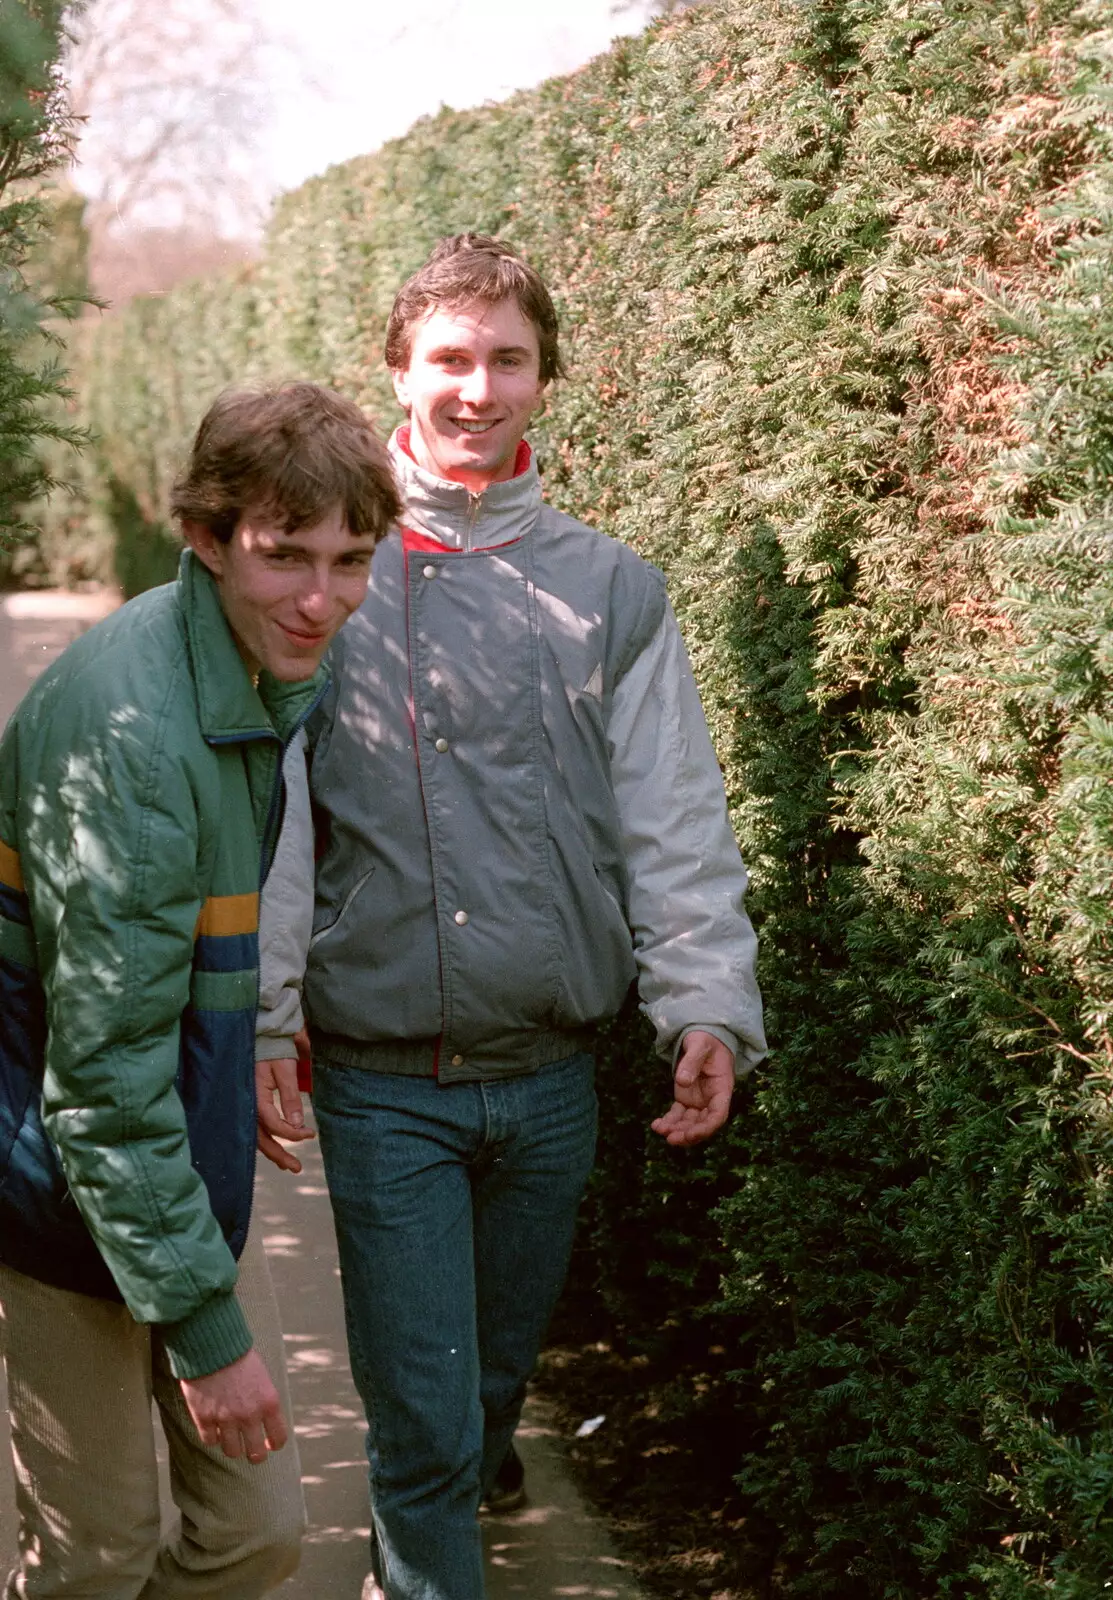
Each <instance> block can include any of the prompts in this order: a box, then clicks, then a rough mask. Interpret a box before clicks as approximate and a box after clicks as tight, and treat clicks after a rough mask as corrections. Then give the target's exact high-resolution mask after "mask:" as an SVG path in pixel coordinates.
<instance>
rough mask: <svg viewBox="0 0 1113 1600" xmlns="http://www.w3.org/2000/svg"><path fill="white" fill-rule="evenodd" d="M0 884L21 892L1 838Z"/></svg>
mask: <svg viewBox="0 0 1113 1600" xmlns="http://www.w3.org/2000/svg"><path fill="white" fill-rule="evenodd" d="M0 884H3V885H4V887H5V888H6V889H14V890H15V891H16V893H17V894H22V893H23V872H22V870H21V868H20V865H19V852H18V850H13V849H12V848H11V846H10V845H6V844H5V843H4V841H3V839H0ZM256 900H258V896H256Z"/></svg>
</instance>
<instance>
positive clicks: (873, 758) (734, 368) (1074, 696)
mask: <svg viewBox="0 0 1113 1600" xmlns="http://www.w3.org/2000/svg"><path fill="white" fill-rule="evenodd" d="M371 81H372V82H373V69H372V71H371ZM1111 223H1113V35H1111V33H1110V30H1109V14H1108V12H1107V10H1106V9H1105V7H1104V6H1103V5H1100V4H1092V5H1090V4H1087V5H1082V6H1077V5H1075V4H1072V3H1070V0H1035V3H1033V0H1023V3H1021V0H806V3H805V0H723V3H719V4H708V5H703V6H696V7H694V8H692V9H690V10H688V11H686V12H684V13H682V14H681V15H680V16H679V17H677V18H675V19H672V20H669V21H667V22H665V23H663V24H661V25H660V26H658V27H657V28H656V29H654V30H653V31H651V32H650V33H649V34H648V35H647V36H645V37H643V38H641V39H638V40H635V41H626V42H623V43H621V44H619V45H617V46H616V47H615V48H614V49H613V50H612V51H611V52H610V53H609V54H608V55H606V56H603V57H601V58H600V59H599V60H597V61H596V62H594V63H592V64H591V65H590V66H588V67H587V68H585V69H584V70H583V71H581V72H579V73H576V74H574V75H573V76H571V77H569V78H566V79H561V80H556V81H554V82H551V83H548V84H545V85H543V86H542V87H541V88H540V89H538V90H536V91H533V92H531V93H529V94H525V95H520V96H518V97H517V98H515V99H513V100H511V101H509V102H507V103H506V104H504V105H499V106H493V107H488V108H485V109H484V110H481V111H477V112H469V113H463V114H457V113H451V112H444V113H442V114H441V115H440V116H438V117H436V118H433V119H431V120H427V121H424V122H421V123H419V124H418V125H417V126H416V127H415V128H414V129H413V130H412V132H411V133H409V134H408V135H407V136H406V137H405V138H403V139H401V140H398V141H396V142H395V143H393V144H391V145H388V146H387V147H385V148H384V149H383V150H382V151H381V152H379V153H378V154H376V155H374V156H371V157H368V158H365V159H362V160H358V161H354V162H351V163H349V164H348V165H346V166H343V167H338V168H335V169H333V170H332V171H330V172H328V173H327V174H325V175H324V176H323V177H321V178H319V179H316V180H314V181H312V182H310V183H308V184H306V185H305V186H304V187H303V188H302V189H300V190H298V191H297V192H295V193H294V194H291V195H289V196H287V197H286V198H285V199H284V200H283V201H282V202H281V203H280V204H279V206H278V209H277V211H276V214H275V217H274V220H273V223H272V225H271V227H270V230H269V233H268V236H267V244H266V252H265V257H264V259H263V261H262V263H261V265H260V266H259V267H258V269H257V270H254V271H252V272H251V273H249V274H245V275H243V276H241V277H240V278H238V279H231V280H225V281H222V282H220V283H215V284H207V285H202V286H199V287H195V288H191V289H186V290H182V291H179V292H177V293H175V294H172V295H170V296H167V297H165V298H163V299H160V300H152V301H150V302H146V303H144V302H140V303H138V304H136V305H134V306H133V307H132V308H131V309H130V310H129V311H128V312H127V313H126V314H123V315H120V316H117V317H112V318H109V319H106V320H105V321H104V323H103V325H102V327H101V329H100V331H99V333H98V335H97V338H96V339H95V341H94V344H93V347H92V349H91V352H90V354H89V358H88V366H87V372H86V380H85V404H86V410H87V413H88V416H89V419H90V420H91V421H92V422H93V423H94V424H95V426H96V427H97V428H98V429H99V431H100V434H101V439H102V445H101V458H100V462H99V466H98V475H97V478H96V481H95V482H94V483H93V485H92V492H93V494H94V496H99V497H100V503H101V504H102V505H111V506H115V507H116V508H117V513H118V515H119V517H120V526H121V527H122V528H123V530H124V532H125V535H126V537H125V540H124V545H123V549H124V555H125V559H126V561H135V560H136V559H137V556H136V552H137V551H144V552H146V557H144V559H145V562H146V565H145V569H144V576H145V579H146V578H148V577H149V576H150V573H151V571H152V570H153V567H154V566H155V565H157V561H155V562H152V561H151V560H150V559H149V557H150V555H151V553H152V552H156V553H157V552H158V551H159V550H160V549H168V548H169V546H168V545H167V544H166V543H165V539H166V536H165V533H164V532H159V527H160V524H161V519H162V514H163V513H162V508H163V507H164V506H165V503H166V492H167V487H168V484H169V481H170V478H171V476H172V474H173V471H174V468H175V466H176V463H177V461H178V459H179V458H180V456H181V452H182V449H183V446H184V443H185V441H186V439H187V436H188V434H189V431H190V429H191V428H192V426H193V424H194V422H195V420H196V418H197V416H198V413H199V412H200V410H201V409H202V407H203V406H204V404H205V403H206V402H207V401H208V400H209V399H210V398H211V396H212V394H213V392H214V391H215V390H216V389H217V388H219V386H220V385H221V384H222V383H224V382H225V381H228V380H232V379H239V378H244V377H251V376H264V375H266V376H272V375H309V376H312V377H315V378H318V379H322V380H325V381H328V382H332V383H335V384H337V385H339V386H340V387H342V388H343V389H345V390H347V391H348V392H350V393H352V394H354V395H356V396H357V397H359V398H360V399H361V400H362V401H364V402H365V403H366V404H367V405H368V406H369V407H370V408H371V409H372V410H373V411H374V412H376V413H377V414H378V415H379V416H380V418H381V419H382V421H383V424H384V426H386V425H387V424H388V423H389V421H390V420H392V415H393V414H392V410H391V402H390V398H389V392H388V387H387V384H386V380H385V376H384V374H383V371H382V347H383V333H384V321H385V316H386V312H387V309H388V307H389V303H390V300H391V296H392V293H393V290H394V288H395V287H396V286H397V284H398V282H399V281H400V280H401V278H402V277H403V276H404V274H405V273H406V272H408V271H409V270H410V269H411V268H413V267H414V266H415V265H416V264H417V263H418V262H419V261H420V259H421V258H422V257H423V255H424V253H425V252H426V250H427V249H428V247H429V245H430V244H431V243H432V241H433V240H434V239H435V238H437V237H438V236H439V235H442V234H444V233H447V232H450V231H453V230H456V229H459V228H464V227H469V228H477V229H481V230H485V231H491V232H499V233H502V234H505V235H508V236H509V237H510V238H512V239H513V240H515V241H516V242H518V243H519V244H520V245H521V246H522V247H524V249H525V250H526V251H527V252H528V253H529V255H530V256H531V258H532V259H533V260H534V261H535V262H536V263H537V264H538V265H539V266H540V267H541V269H542V270H543V271H544V273H545V274H546V275H547V277H548V279H549V281H550V282H551V283H552V284H553V286H554V288H555V290H556V292H557V295H558V298H559V302H560V306H561V309H562V313H563V319H564V325H565V327H566V329H567V333H568V345H569V356H570V367H571V371H572V377H571V379H570V381H569V382H567V383H565V384H562V385H560V386H558V387H557V389H556V390H555V391H554V392H553V395H552V398H551V402H550V404H549V407H548V410H547V412H546V414H545V416H544V418H543V420H542V421H541V422H540V424H539V426H538V428H537V430H536V441H537V443H538V446H539V452H540V456H541V460H542V467H543V472H544V477H545V481H546V485H547V490H548V493H549V495H550V497H551V498H552V499H553V500H554V502H556V503H557V504H559V505H561V506H564V507H567V508H569V509H571V510H574V511H575V512H577V513H578V514H579V515H581V516H585V517H586V518H588V519H589V520H591V521H593V522H596V523H597V524H598V525H599V526H601V527H603V528H606V529H607V530H609V531H610V532H612V533H615V534H617V535H618V536H619V537H620V538H622V539H625V540H627V541H629V542H630V543H631V544H632V545H634V546H636V547H637V548H638V549H639V550H640V551H642V552H643V553H644V554H645V555H646V556H648V557H649V558H651V559H652V560H654V561H656V562H658V563H659V564H660V565H661V566H662V567H663V568H664V569H665V570H666V572H667V574H668V577H669V581H670V588H671V591H672V594H673V597H674V600H675V602H676V605H677V609H678V612H679V614H680V617H681V621H682V625H683V628H684V631H685V634H686V636H687V639H688V641H689V644H690V646H691V649H692V652H693V655H694V658H695V662H696V667H697V671H698V674H699V678H700V682H701V685H702V689H703V693H704V696H705V700H706V703H707V706H708V710H709V715H710V720H711V723H712V726H713V731H714V734H715V737H716V740H717V744H718V749H719V753H720V756H721V760H722V763H723V767H724V770H725V773H726V776H727V783H728V788H729V792H730V796H731V801H732V805H733V814H734V818H735V821H736V824H737V828H738V833H739V837H740V840H741V842H742V846H743V850H744V854H745V855H746V857H747V859H748V860H749V862H750V863H751V865H752V868H753V876H754V892H753V907H754V911H755V914H756V917H757V918H758V920H759V923H760V928H761V934H762V949H763V954H762V981H763V987H764V991H765V994H766V997H767V1002H768V1021H769V1032H770V1037H771V1039H772V1041H773V1046H774V1049H773V1054H772V1056H771V1058H770V1061H769V1063H768V1065H767V1067H766V1068H764V1069H763V1070H762V1071H761V1072H760V1073H759V1075H758V1076H757V1078H756V1080H754V1081H751V1082H750V1083H748V1084H747V1085H746V1086H745V1088H744V1089H743V1090H742V1092H741V1094H740V1097H739V1098H740V1109H739V1114H738V1116H737V1117H736V1119H735V1121H734V1123H733V1124H732V1127H731V1130H730V1132H729V1134H728V1135H727V1136H726V1137H723V1138H721V1139H720V1140H719V1141H717V1142H716V1143H715V1144H713V1145H712V1146H709V1147H707V1148H706V1149H705V1150H704V1151H702V1152H699V1153H695V1154H692V1155H690V1156H688V1157H677V1156H676V1154H675V1153H668V1152H664V1151H662V1150H660V1149H656V1148H651V1141H650V1139H649V1137H648V1135H647V1134H646V1132H645V1123H646V1121H647V1118H648V1116H649V1115H650V1113H651V1112H653V1111H656V1110H659V1109H660V1107H661V1105H662V1102H663V1099H664V1096H665V1088H666V1086H665V1082H664V1079H663V1076H662V1073H661V1070H660V1067H659V1066H658V1065H653V1064H651V1063H650V1062H649V1058H648V1056H647V1053H646V1051H645V1042H644V1037H643V1035H642V1033H641V1031H640V1029H639V1027H638V1026H637V1024H636V1021H634V1020H632V1019H626V1020H625V1021H624V1022H623V1024H622V1025H621V1026H620V1027H619V1028H617V1029H616V1030H614V1031H613V1033H612V1036H611V1038H610V1040H609V1042H608V1045H607V1049H606V1051H605V1052H604V1061H603V1069H602V1087H603V1095H604V1101H605V1110H604V1120H605V1126H606V1143H605V1147H604V1153H603V1158H602V1162H601V1167H600V1172H599V1176H598V1180H597V1184H596V1188H595V1191H594V1196H593V1199H592V1203H591V1208H590V1215H589V1219H588V1232H587V1245H588V1249H589V1252H590V1255H591V1260H592V1262H593V1270H594V1272H595V1274H596V1277H597V1282H598V1286H599V1291H600V1293H601V1294H602V1295H603V1296H604V1297H605V1298H606V1300H607V1302H608V1304H609V1306H610V1307H611V1309H612V1311H613V1313H614V1315H615V1316H616V1317H617V1318H618V1319H619V1321H620V1322H621V1323H622V1325H623V1326H624V1327H625V1329H626V1331H627V1336H628V1337H629V1338H631V1339H641V1340H643V1341H644V1342H645V1344H646V1347H647V1348H652V1349H654V1350H656V1351H657V1352H658V1354H660V1353H661V1352H662V1351H665V1353H666V1355H668V1357H669V1359H674V1360H675V1361H677V1362H678V1363H679V1364H680V1371H679V1375H678V1382H679V1384H680V1388H681V1390H682V1389H683V1377H684V1370H683V1361H684V1350H685V1338H686V1335H687V1334H688V1333H690V1331H691V1330H692V1329H693V1328H697V1327H703V1326H706V1325H711V1326H713V1327H714V1329H715V1332H716V1337H717V1338H718V1339H719V1341H720V1347H722V1348H725V1349H726V1350H727V1352H728V1354H727V1357H726V1360H727V1364H728V1365H729V1366H730V1367H731V1368H732V1371H733V1376H732V1378H731V1379H730V1382H731V1383H732V1385H733V1394H734V1402H735V1404H736V1406H737V1414H738V1418H739V1427H738V1433H737V1439H736V1447H735V1448H736V1459H735V1461H734V1463H733V1466H734V1470H735V1471H736V1472H737V1474H738V1476H739V1480H740V1482H741V1483H742V1485H743V1487H744V1489H745V1491H746V1493H747V1495H748V1496H750V1497H751V1503H752V1504H753V1506H754V1508H755V1512H756V1513H760V1514H761V1515H763V1516H764V1517H765V1519H766V1520H767V1521H768V1522H770V1523H772V1524H773V1525H774V1526H775V1527H776V1528H777V1529H778V1530H779V1539H780V1550H779V1554H780V1560H781V1563H782V1568H783V1570H784V1572H785V1574H786V1577H785V1582H786V1584H787V1589H788V1592H790V1593H792V1594H794V1595H800V1596H832V1597H839V1600H844V1597H846V1596H849V1595H858V1594H862V1595H870V1596H886V1597H902V1600H903V1597H909V1600H911V1597H917V1596H952V1597H956V1600H957V1597H963V1596H968V1595H981V1594H984V1595H988V1596H993V1597H996V1600H1020V1597H1022V1596H1023V1597H1029V1596H1036V1595H1055V1596H1057V1597H1060V1600H1067V1597H1069V1600H1092V1597H1095V1596H1097V1595H1099V1594H1100V1593H1102V1592H1104V1590H1105V1589H1106V1588H1108V1586H1109V1583H1110V1581H1111V1579H1113V1512H1111V1493H1113V1432H1111V1408H1113V1276H1111V1274H1113V1266H1111V1262H1113V1203H1111V1200H1110V1183H1111V1180H1113V1036H1111V1032H1110V1008H1111V1005H1113V959H1111V958H1113V894H1111V890H1113V853H1111V844H1113V784H1111V781H1110V780H1111V779H1113V577H1111V567H1110V559H1109V557H1110V549H1111V546H1110V538H1111V534H1113V501H1111V492H1110V486H1111V479H1113V255H1111V241H1113V226H1111ZM152 541H153V542H152ZM160 541H162V542H161V543H160ZM631 1237H636V1238H637V1239H638V1240H639V1249H638V1251H637V1252H632V1251H631V1249H630V1247H629V1243H628V1241H629V1240H630V1239H631ZM646 1256H648V1257H649V1258H650V1260H649V1266H648V1269H647V1267H646V1260H645V1258H646ZM690 1404H691V1405H692V1406H693V1407H698V1404H699V1399H698V1395H697V1394H696V1393H695V1388H694V1387H693V1391H692V1393H691V1396H690Z"/></svg>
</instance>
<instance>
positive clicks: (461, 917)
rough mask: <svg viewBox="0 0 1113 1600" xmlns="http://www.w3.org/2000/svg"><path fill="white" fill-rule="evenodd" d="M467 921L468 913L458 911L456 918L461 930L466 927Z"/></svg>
mask: <svg viewBox="0 0 1113 1600" xmlns="http://www.w3.org/2000/svg"><path fill="white" fill-rule="evenodd" d="M467 920H468V914H467V912H466V911H457V913H456V917H455V921H456V922H458V923H459V924H460V926H461V928H462V927H463V926H464V924H465V922H467Z"/></svg>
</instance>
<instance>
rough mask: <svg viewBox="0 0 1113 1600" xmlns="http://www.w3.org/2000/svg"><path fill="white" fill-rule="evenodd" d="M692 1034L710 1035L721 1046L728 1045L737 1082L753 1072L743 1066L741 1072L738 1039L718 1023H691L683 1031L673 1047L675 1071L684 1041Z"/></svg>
mask: <svg viewBox="0 0 1113 1600" xmlns="http://www.w3.org/2000/svg"><path fill="white" fill-rule="evenodd" d="M690 1033H709V1034H710V1035H711V1037H712V1038H713V1039H718V1041H719V1043H720V1044H725V1045H726V1047H727V1049H728V1050H729V1051H730V1053H731V1055H732V1056H733V1057H734V1076H735V1079H736V1080H737V1079H738V1078H739V1077H741V1076H742V1075H744V1074H745V1073H746V1072H747V1071H750V1070H752V1069H751V1068H748V1067H745V1066H743V1067H742V1071H741V1072H739V1066H740V1063H739V1060H738V1054H739V1051H738V1039H737V1037H736V1036H735V1035H734V1034H733V1033H731V1032H730V1030H729V1029H728V1028H720V1027H719V1024H718V1023H717V1022H689V1023H688V1024H687V1025H686V1026H685V1027H684V1028H683V1029H681V1033H680V1037H679V1038H678V1039H677V1041H676V1043H675V1044H674V1045H673V1047H672V1065H673V1070H674V1071H675V1070H676V1063H677V1062H678V1061H679V1060H680V1052H681V1051H682V1050H683V1048H684V1041H685V1039H686V1038H687V1037H688V1035H689V1034H690Z"/></svg>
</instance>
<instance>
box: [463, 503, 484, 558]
mask: <svg viewBox="0 0 1113 1600" xmlns="http://www.w3.org/2000/svg"><path fill="white" fill-rule="evenodd" d="M482 504H483V496H482V495H481V494H471V493H469V494H468V522H467V528H466V530H465V536H464V549H465V550H466V551H467V553H468V554H469V555H470V554H471V538H472V534H473V533H474V532H475V525H476V523H477V522H478V521H479V508H480V506H481V505H482Z"/></svg>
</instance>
